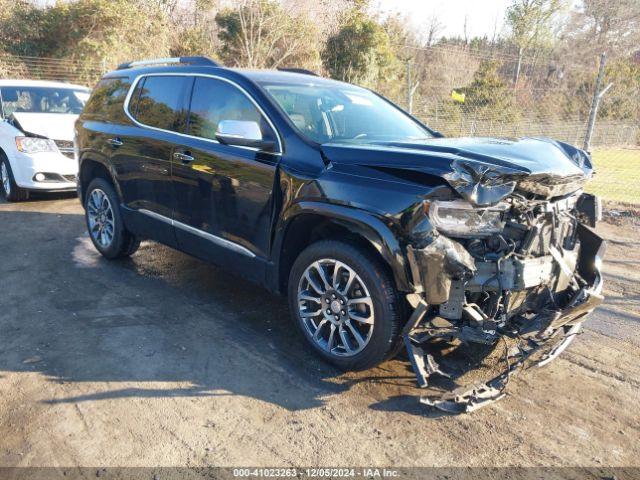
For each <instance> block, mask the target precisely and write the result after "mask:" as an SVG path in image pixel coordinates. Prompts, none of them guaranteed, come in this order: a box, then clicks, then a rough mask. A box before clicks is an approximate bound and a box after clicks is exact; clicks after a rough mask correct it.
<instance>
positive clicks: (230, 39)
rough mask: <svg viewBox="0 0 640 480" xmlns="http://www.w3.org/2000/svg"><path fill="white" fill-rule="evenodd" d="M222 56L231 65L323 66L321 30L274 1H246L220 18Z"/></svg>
mask: <svg viewBox="0 0 640 480" xmlns="http://www.w3.org/2000/svg"><path fill="white" fill-rule="evenodd" d="M216 23H217V24H218V28H219V33H218V36H219V37H220V39H221V40H222V42H223V46H222V51H221V55H222V57H223V59H225V60H226V64H228V65H238V66H245V67H249V68H278V67H281V66H284V65H288V64H291V63H292V62H293V63H294V64H295V65H296V66H308V67H310V68H314V67H315V66H317V65H319V51H318V48H317V46H318V43H319V42H318V40H317V38H316V34H317V31H316V30H315V29H314V25H313V24H312V23H311V21H310V20H309V19H308V18H306V17H304V16H302V15H294V14H292V13H289V12H287V11H285V10H284V9H283V8H282V7H281V5H280V4H279V3H277V2H276V1H273V0H245V1H243V2H242V3H241V5H240V6H239V7H237V8H232V9H225V10H222V11H221V12H219V13H218V15H216Z"/></svg>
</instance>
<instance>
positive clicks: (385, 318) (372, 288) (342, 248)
mask: <svg viewBox="0 0 640 480" xmlns="http://www.w3.org/2000/svg"><path fill="white" fill-rule="evenodd" d="M322 259H335V260H337V261H338V262H341V263H343V264H345V265H347V266H348V267H349V268H351V269H352V270H353V271H355V273H356V274H357V275H358V276H359V277H360V278H361V279H362V281H363V282H364V284H365V285H366V287H365V288H366V289H367V290H368V292H369V296H370V297H371V299H372V303H373V313H374V322H373V330H372V332H371V334H370V337H369V340H368V343H367V344H366V346H365V347H364V348H363V349H362V350H361V351H360V352H358V353H356V354H354V355H353V356H339V355H336V354H334V353H331V352H329V351H328V350H327V348H329V349H331V348H330V347H327V346H326V345H325V347H324V348H323V347H322V346H321V345H319V344H318V343H317V342H316V341H315V340H313V335H312V334H311V332H310V331H309V329H308V327H306V326H305V322H304V320H303V319H302V316H301V312H300V308H299V301H298V287H299V286H300V284H301V281H302V277H303V275H304V273H305V271H306V270H307V268H308V267H310V266H311V265H312V264H313V263H314V262H316V261H318V260H322ZM288 297H289V308H290V310H291V314H292V316H293V319H294V321H295V323H296V324H297V325H298V327H299V328H300V330H301V331H302V334H303V335H304V337H305V338H306V339H307V341H308V342H309V343H310V344H311V346H312V347H313V348H314V350H315V351H316V352H318V353H319V354H320V355H321V356H322V357H323V358H324V359H326V360H328V361H329V362H330V363H332V364H333V365H335V366H337V367H338V368H340V369H343V370H366V369H369V368H373V367H375V366H376V365H378V364H380V363H381V362H383V361H385V360H387V359H389V358H391V357H392V356H394V355H395V354H396V353H397V351H398V345H399V343H400V338H399V337H400V331H401V328H402V323H403V321H402V320H403V318H402V311H403V308H402V302H401V297H400V296H399V295H398V292H397V291H396V289H395V286H394V282H393V280H392V277H391V276H390V274H389V273H388V271H387V269H386V268H385V267H384V265H383V264H382V262H381V261H379V260H378V259H377V258H375V257H374V256H373V255H372V254H370V253H369V252H367V251H366V250H364V249H362V248H358V247H356V246H354V245H351V244H348V243H344V242H340V241H335V240H322V241H319V242H316V243H314V244H312V245H310V246H309V247H307V248H306V249H305V250H304V251H303V252H302V253H301V254H300V255H299V256H298V258H297V259H296V261H295V262H294V264H293V268H292V269H291V272H290V274H289V285H288ZM316 303H317V302H316ZM327 303H328V302H327ZM325 307H328V305H324V304H323V306H322V307H321V310H322V309H324V308H325ZM326 311H327V312H328V311H329V309H328V308H327V310H326ZM336 313H338V312H336ZM322 315H324V313H323V314H322ZM321 319H322V317H319V321H320V320H321ZM351 323H354V322H351ZM329 327H331V326H330V325H329ZM327 336H328V334H327ZM326 343H329V342H328V341H327V342H326ZM343 343H344V342H343Z"/></svg>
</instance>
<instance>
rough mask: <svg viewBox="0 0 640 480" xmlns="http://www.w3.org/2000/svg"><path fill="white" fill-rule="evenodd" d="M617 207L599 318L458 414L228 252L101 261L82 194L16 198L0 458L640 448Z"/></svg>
mask: <svg viewBox="0 0 640 480" xmlns="http://www.w3.org/2000/svg"><path fill="white" fill-rule="evenodd" d="M612 222H613V223H604V224H602V225H601V227H600V231H601V233H602V235H604V236H605V237H606V238H607V239H608V240H609V241H610V245H609V250H608V255H607V259H606V264H605V268H606V285H605V293H606V295H607V300H606V303H605V304H604V305H603V306H601V307H600V308H599V309H598V310H597V311H596V312H595V313H594V314H593V315H592V317H591V319H590V320H589V322H588V323H587V324H586V330H585V333H584V334H582V335H581V336H580V337H579V338H578V339H577V340H576V341H575V342H574V343H573V344H572V345H571V347H570V348H569V349H568V351H566V352H565V353H564V354H563V355H562V356H561V357H560V358H559V359H558V360H556V361H555V362H553V363H552V364H550V365H548V366H547V367H544V368H532V369H529V370H527V371H525V372H523V373H522V374H520V375H519V376H517V377H515V378H514V379H513V380H512V383H511V384H510V386H509V395H508V396H507V398H505V399H504V400H502V401H501V402H498V403H497V404H495V405H492V406H489V407H487V408H485V409H482V410H479V411H477V412H475V413H473V414H470V415H465V416H445V415H439V414H436V413H433V412H429V411H427V410H425V409H424V408H422V407H421V406H420V405H418V403H417V400H416V397H417V395H418V394H419V392H418V391H417V389H415V388H414V383H413V376H412V374H411V372H410V370H409V367H408V363H407V362H406V361H404V360H402V359H399V360H393V361H390V362H387V363H385V364H384V365H382V366H381V367H379V368H377V369H375V370H371V371H366V372H361V373H349V374H344V373H341V372H339V371H337V370H335V369H333V368H332V367H330V366H328V365H326V364H325V363H323V362H322V361H320V360H318V358H317V357H316V356H314V355H313V353H312V352H310V351H309V349H308V348H306V346H305V344H304V343H303V339H302V338H301V336H300V335H299V334H298V332H297V331H296V329H295V328H294V326H293V325H292V323H291V322H290V320H289V317H288V313H287V309H286V304H285V301H284V300H283V299H282V298H276V297H273V296H271V295H270V294H269V293H267V292H265V291H263V290H262V289H260V288H258V287H256V286H254V285H252V284H249V283H247V282H245V281H243V280H240V279H238V278H236V277H234V276H232V275H230V274H228V273H225V272H223V271H221V270H219V269H217V268H215V267H212V266H209V265H206V264H204V263H202V262H199V261H198V260H195V259H192V258H190V257H187V256H186V255H183V254H181V253H178V252H176V251H173V250H171V249H169V248H165V247H163V246H160V245H157V244H155V243H150V242H146V243H144V244H143V246H142V248H141V249H140V251H139V252H138V253H137V254H136V255H134V256H133V257H132V258H131V259H130V260H127V261H120V262H108V261H105V260H103V259H102V258H101V257H100V256H99V255H98V254H97V253H96V251H95V250H94V249H93V248H92V246H91V244H90V241H89V240H88V237H87V235H86V233H85V226H84V223H83V217H82V209H81V207H80V205H79V203H78V201H77V199H75V198H70V197H68V196H67V197H60V196H57V197H52V198H44V199H43V198H41V199H38V200H35V201H29V202H26V203H23V204H18V205H15V204H6V203H0V339H1V341H0V412H1V414H0V466H65V467H72V466H98V465H100V466H158V465H164V466H207V465H216V466H248V465H251V466H319V465H322V466H381V467H382V466H403V467H410V466H542V465H544V466H593V467H599V466H638V465H640V460H639V459H640V442H638V440H639V439H640V414H639V413H638V412H639V408H638V407H640V393H639V387H640V361H639V360H640V339H639V337H638V325H639V323H638V322H640V248H638V247H640V235H639V233H640V226H639V225H638V224H637V223H635V224H634V220H633V219H622V218H618V217H615V218H613V219H612ZM614 223H617V224H618V225H615V224H614Z"/></svg>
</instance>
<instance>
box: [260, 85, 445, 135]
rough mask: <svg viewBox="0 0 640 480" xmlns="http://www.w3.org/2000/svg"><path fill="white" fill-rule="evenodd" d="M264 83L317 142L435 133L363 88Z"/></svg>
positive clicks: (298, 125)
mask: <svg viewBox="0 0 640 480" xmlns="http://www.w3.org/2000/svg"><path fill="white" fill-rule="evenodd" d="M261 85H262V87H263V88H264V89H265V90H266V91H267V93H269V95H271V97H273V99H274V100H275V101H276V102H277V103H278V104H279V105H280V107H282V109H283V110H284V111H285V112H286V113H287V115H288V116H289V118H290V119H291V122H292V123H293V124H294V125H295V126H296V128H297V129H298V130H299V131H300V132H301V133H302V134H303V135H305V136H306V137H308V138H310V139H311V140H313V141H315V142H317V143H328V142H332V143H336V142H337V143H369V142H379V141H406V140H417V139H424V138H431V137H432V136H433V135H431V134H430V133H429V131H428V130H426V129H425V128H423V127H422V126H420V125H419V124H418V123H416V122H415V121H414V120H413V119H412V118H411V117H409V116H408V115H406V114H405V113H403V112H402V111H401V110H399V109H398V108H396V107H394V106H393V105H391V104H390V103H389V102H387V101H385V100H384V99H382V98H380V97H379V96H377V95H376V94H374V93H372V92H370V91H369V90H365V89H363V88H359V87H353V86H347V85H345V86H341V85H335V86H334V85H300V84H282V83H277V84H275V83H274V84H269V83H262V84H261Z"/></svg>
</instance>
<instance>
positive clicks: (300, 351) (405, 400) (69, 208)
mask: <svg viewBox="0 0 640 480" xmlns="http://www.w3.org/2000/svg"><path fill="white" fill-rule="evenodd" d="M12 208H13V207H12ZM27 208H28V207H27ZM47 208H48V207H47ZM79 208H80V207H79V206H76V205H75V203H74V201H73V200H70V201H69V202H66V203H65V205H64V208H61V209H58V208H57V209H56V213H46V212H33V211H20V210H17V211H16V210H6V209H4V208H3V209H0V226H1V227H0V252H2V257H3V261H2V262H0V278H2V279H3V286H2V287H1V289H0V305H1V306H2V308H1V309H0V330H2V337H3V342H2V345H1V346H0V370H1V371H13V372H40V373H42V374H43V375H45V376H46V377H47V378H48V379H49V380H50V381H53V382H59V383H67V382H69V383H75V384H84V385H86V387H83V388H82V389H80V390H79V391H78V392H76V394H74V395H71V396H58V397H56V398H46V399H42V400H41V401H43V402H46V403H49V404H58V403H78V402H85V401H100V400H107V399H116V398H132V397H138V398H142V397H145V398H149V397H209V396H210V397H217V396H233V395H236V396H247V397H251V398H256V399H259V400H262V401H265V402H269V403H272V404H275V405H279V406H281V407H283V408H286V409H289V410H301V409H308V408H314V407H318V406H321V405H323V403H324V402H325V400H326V398H328V397H330V396H331V395H335V394H339V393H341V392H344V391H347V390H349V389H350V388H352V387H353V386H355V385H356V384H358V383H362V382H371V383H374V384H375V385H376V393H375V396H377V397H380V398H385V399H384V400H382V401H380V402H378V403H376V404H374V405H370V408H372V409H374V410H400V411H404V412H409V413H415V414H420V415H425V414H427V415H431V416H433V415H436V414H435V413H433V414H432V413H428V412H427V410H426V408H424V407H423V406H421V405H419V404H418V401H417V400H418V396H419V395H420V393H422V392H421V391H420V390H418V389H416V388H415V377H414V375H413V372H412V371H411V368H410V364H409V362H408V361H407V360H406V356H404V358H402V355H401V360H400V361H391V362H386V363H385V364H383V365H382V366H381V367H379V368H376V369H372V370H369V371H365V372H355V373H343V372H340V371H339V370H337V369H335V368H333V367H331V366H330V365H329V364H327V363H325V362H324V361H322V360H320V359H319V357H318V356H317V355H315V354H314V352H313V351H311V349H310V347H308V346H307V343H306V341H305V340H304V338H303V337H302V334H301V333H300V332H299V331H298V330H297V327H296V326H295V325H294V324H293V322H292V321H291V319H290V317H289V312H288V309H287V305H286V301H285V299H284V298H282V297H278V296H276V295H274V294H271V293H269V292H267V291H266V290H264V289H263V288H261V287H259V286H257V285H255V284H253V283H250V282H247V281H245V280H243V279H241V278H239V277H236V276H234V275H232V274H230V273H228V272H226V271H223V270H221V269H219V268H217V267H215V266H212V265H210V264H207V263H204V262H201V261H199V260H197V259H194V258H191V257H189V256H187V255H184V254H182V253H180V252H177V251H175V250H172V249H170V248H167V247H164V246H161V245H158V244H156V243H153V242H143V244H142V246H141V248H140V250H139V251H138V252H137V253H136V254H134V255H133V256H132V257H131V258H130V259H126V260H121V261H108V260H105V259H104V258H102V257H101V256H100V255H99V254H98V253H97V251H96V250H95V249H94V248H93V245H92V244H91V241H90V240H89V238H88V236H87V234H86V230H85V226H84V218H83V216H82V215H81V214H80V213H79ZM60 211H62V212H67V213H60ZM45 232H46V233H45ZM489 353H490V351H479V352H475V353H473V352H472V353H469V351H468V350H467V349H465V353H464V354H460V353H458V354H455V355H448V360H453V361H449V362H447V367H443V368H445V369H448V371H449V372H450V373H452V379H451V380H449V379H446V378H440V379H437V380H436V381H435V382H434V383H433V387H434V388H435V390H436V391H440V392H441V391H444V390H448V389H449V390H450V389H453V388H455V387H456V386H459V384H460V383H458V382H459V380H460V379H461V378H462V377H463V376H464V375H465V373H466V372H467V371H468V370H469V369H471V368H475V367H477V366H478V365H481V364H482V363H483V361H484V360H485V359H486V358H488V357H489ZM498 363H499V362H498ZM486 378H489V377H486ZM464 380H466V378H465V379H464ZM463 383H464V384H466V381H465V382H463ZM75 390H76V389H74V391H75ZM431 392H433V389H432V390H431ZM398 393H400V395H397V394H398ZM425 393H427V392H425Z"/></svg>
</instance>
